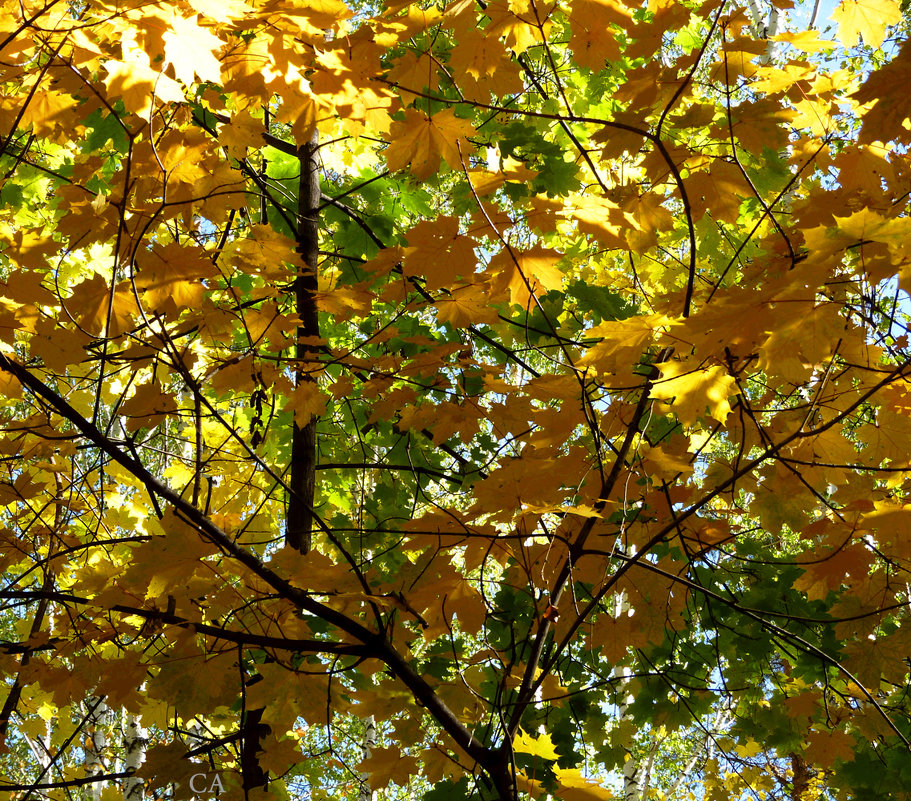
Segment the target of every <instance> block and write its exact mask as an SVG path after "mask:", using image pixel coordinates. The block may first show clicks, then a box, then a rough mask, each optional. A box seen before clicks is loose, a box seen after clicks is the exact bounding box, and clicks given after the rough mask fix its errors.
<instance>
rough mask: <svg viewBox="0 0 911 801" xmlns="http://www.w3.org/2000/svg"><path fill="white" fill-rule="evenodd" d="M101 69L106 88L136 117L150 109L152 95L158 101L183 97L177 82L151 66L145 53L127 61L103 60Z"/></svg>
mask: <svg viewBox="0 0 911 801" xmlns="http://www.w3.org/2000/svg"><path fill="white" fill-rule="evenodd" d="M104 69H105V70H106V71H107V73H108V75H107V77H106V78H105V79H104V83H105V86H107V89H108V91H109V92H110V93H111V94H112V95H113V96H116V97H119V98H122V100H123V103H124V105H125V106H126V108H127V110H128V111H132V112H134V113H135V114H138V115H139V116H140V117H145V116H147V115H148V114H149V112H150V111H151V110H152V104H153V99H155V100H158V101H160V102H162V103H181V102H183V101H184V94H183V89H181V87H180V84H179V83H177V81H175V80H173V79H172V78H169V77H168V76H167V75H164V74H163V73H161V72H156V71H155V70H153V69H152V68H151V66H150V63H149V61H148V58H147V57H146V58H143V57H142V56H139V57H137V58H135V59H131V60H127V61H117V60H116V59H111V60H109V61H106V62H105V64H104Z"/></svg>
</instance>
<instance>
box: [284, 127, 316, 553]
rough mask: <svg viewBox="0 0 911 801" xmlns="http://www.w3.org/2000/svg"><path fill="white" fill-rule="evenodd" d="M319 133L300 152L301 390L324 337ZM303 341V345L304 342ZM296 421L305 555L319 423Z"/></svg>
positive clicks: (294, 455) (295, 539)
mask: <svg viewBox="0 0 911 801" xmlns="http://www.w3.org/2000/svg"><path fill="white" fill-rule="evenodd" d="M318 146H319V145H318V134H317V133H316V132H315V131H314V133H313V137H312V138H311V139H310V141H309V142H308V143H307V144H306V145H304V146H303V147H301V149H300V150H299V151H298V158H299V159H300V165H301V176H300V195H299V197H300V200H299V203H300V206H299V211H298V219H297V250H298V253H299V254H300V256H301V259H302V261H303V263H304V265H305V266H304V268H303V270H302V271H301V273H300V274H299V275H298V277H297V280H296V281H295V282H294V298H295V303H296V307H297V313H298V314H299V315H300V319H301V322H300V326H299V328H298V329H297V337H298V344H297V348H296V354H295V355H296V357H297V371H298V372H297V376H298V377H297V384H298V387H302V386H303V385H305V384H307V383H312V382H313V381H314V378H313V375H312V366H313V365H312V359H313V354H314V343H313V338H315V337H318V336H319V318H318V317H317V312H316V299H315V297H314V293H315V292H316V289H317V266H318V264H319V204H320V188H319V169H318V164H317V156H316V154H317V148H318ZM301 340H303V341H301ZM302 422H303V421H300V420H297V419H295V421H294V430H293V433H292V440H291V478H290V481H289V484H288V485H289V487H290V489H291V491H290V493H289V497H288V519H287V522H286V526H287V528H286V531H285V542H286V543H287V544H288V545H289V546H291V547H292V548H296V549H297V550H299V551H300V552H301V553H307V551H309V550H310V534H311V531H312V528H313V497H314V487H315V484H316V418H315V417H311V418H310V420H309V421H307V422H303V425H301V423H302Z"/></svg>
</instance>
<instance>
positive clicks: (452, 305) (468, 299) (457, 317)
mask: <svg viewBox="0 0 911 801" xmlns="http://www.w3.org/2000/svg"><path fill="white" fill-rule="evenodd" d="M433 305H434V307H435V308H436V310H437V319H438V320H439V321H440V322H442V323H449V324H450V325H451V326H452V327H453V328H467V327H468V326H470V325H477V324H479V323H487V324H489V323H493V322H496V320H497V313H496V311H495V310H494V309H492V308H491V306H490V299H489V298H488V297H487V291H486V289H485V288H484V287H482V286H477V285H468V286H460V287H456V288H455V289H453V290H452V294H451V295H450V296H449V297H448V298H440V299H439V300H437V301H435V302H434V304H433Z"/></svg>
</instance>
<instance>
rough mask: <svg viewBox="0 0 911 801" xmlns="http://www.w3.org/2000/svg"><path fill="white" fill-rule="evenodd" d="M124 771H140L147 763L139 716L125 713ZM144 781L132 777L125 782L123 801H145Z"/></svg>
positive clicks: (143, 734) (143, 735)
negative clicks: (143, 764) (141, 766)
mask: <svg viewBox="0 0 911 801" xmlns="http://www.w3.org/2000/svg"><path fill="white" fill-rule="evenodd" d="M123 752H124V756H123V769H124V770H125V771H127V772H128V773H134V772H136V771H137V770H139V766H140V765H142V763H143V762H144V761H145V752H146V747H145V732H144V731H143V729H142V726H141V725H140V723H139V715H134V714H132V713H130V712H125V713H124V716H123ZM143 795H144V793H143V788H142V779H137V778H135V777H133V776H130V777H128V778H126V779H124V780H123V801H143Z"/></svg>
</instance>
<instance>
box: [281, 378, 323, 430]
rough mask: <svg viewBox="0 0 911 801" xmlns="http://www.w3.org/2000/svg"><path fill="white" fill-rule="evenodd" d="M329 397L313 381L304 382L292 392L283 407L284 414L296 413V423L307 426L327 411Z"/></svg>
mask: <svg viewBox="0 0 911 801" xmlns="http://www.w3.org/2000/svg"><path fill="white" fill-rule="evenodd" d="M328 400H329V399H328V397H327V396H326V395H325V394H323V393H322V392H321V391H320V390H319V389H318V388H317V386H316V384H314V383H313V382H312V381H304V382H303V383H301V384H300V385H299V386H297V387H295V388H294V389H293V390H292V392H291V398H290V400H289V401H288V402H287V403H286V404H285V405H284V406H283V407H282V411H283V412H287V411H291V410H293V411H294V421H295V422H296V423H297V424H298V425H299V426H304V425H307V423H309V422H310V419H311V418H312V417H320V416H321V415H322V414H323V412H325V411H326V402H327V401H328Z"/></svg>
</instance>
